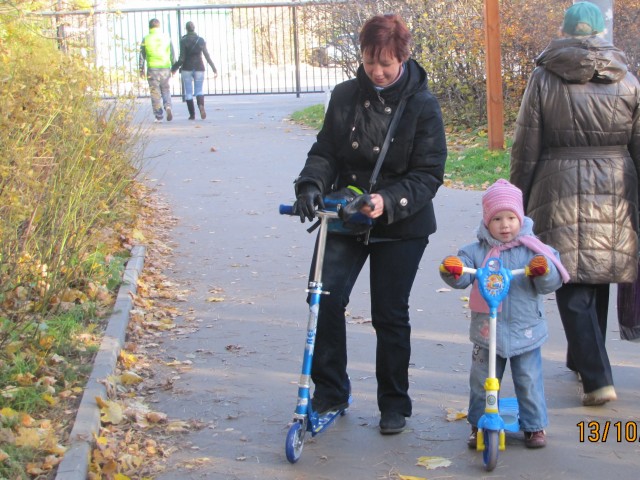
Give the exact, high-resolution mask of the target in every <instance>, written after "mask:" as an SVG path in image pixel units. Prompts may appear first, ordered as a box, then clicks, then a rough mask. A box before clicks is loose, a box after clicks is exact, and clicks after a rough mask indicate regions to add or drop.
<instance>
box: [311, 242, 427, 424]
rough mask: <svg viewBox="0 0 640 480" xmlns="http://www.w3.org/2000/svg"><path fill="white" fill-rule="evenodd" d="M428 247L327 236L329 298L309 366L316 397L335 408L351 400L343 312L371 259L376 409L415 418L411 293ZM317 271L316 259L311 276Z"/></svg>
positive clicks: (322, 310)
mask: <svg viewBox="0 0 640 480" xmlns="http://www.w3.org/2000/svg"><path fill="white" fill-rule="evenodd" d="M427 243H428V238H418V239H411V240H396V241H384V242H371V243H370V244H369V245H365V244H364V243H363V242H362V241H361V240H360V239H358V238H357V237H353V236H347V235H328V236H327V246H326V249H325V257H324V264H323V269H322V283H323V290H324V291H328V292H329V295H322V298H321V300H320V311H319V314H318V330H317V334H316V344H315V349H314V356H313V363H312V367H311V378H312V380H313V383H314V384H315V391H314V396H315V397H317V398H322V399H323V400H326V401H328V402H330V403H336V404H338V403H341V402H344V401H346V399H347V398H348V395H349V391H350V385H349V377H348V375H347V332H346V321H345V311H346V307H347V304H348V303H349V297H350V295H351V291H352V289H353V285H354V284H355V282H356V279H357V278H358V274H359V273H360V271H361V270H362V267H363V266H364V264H365V262H366V260H367V258H369V268H370V295H371V320H372V325H373V328H374V329H375V332H376V339H377V340H376V341H377V347H376V379H377V381H378V408H379V409H380V411H381V412H392V411H393V412H399V413H401V414H403V415H404V416H406V417H409V416H411V399H410V397H409V394H408V390H409V358H410V356H411V341H410V335H411V325H410V323H409V294H410V293H411V287H412V286H413V281H414V279H415V276H416V272H417V271H418V265H419V264H420V260H421V258H422V254H423V253H424V250H425V248H426V246H427ZM314 259H315V255H314ZM314 268H315V260H314V262H313V264H312V266H311V274H313V272H314Z"/></svg>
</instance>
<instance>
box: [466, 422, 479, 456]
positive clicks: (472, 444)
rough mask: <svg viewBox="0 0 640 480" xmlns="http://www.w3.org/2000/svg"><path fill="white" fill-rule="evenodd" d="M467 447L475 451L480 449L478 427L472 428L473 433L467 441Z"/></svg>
mask: <svg viewBox="0 0 640 480" xmlns="http://www.w3.org/2000/svg"><path fill="white" fill-rule="evenodd" d="M467 445H468V446H469V448H471V449H473V450H475V449H476V448H478V427H474V426H471V433H470V434H469V438H468V439H467Z"/></svg>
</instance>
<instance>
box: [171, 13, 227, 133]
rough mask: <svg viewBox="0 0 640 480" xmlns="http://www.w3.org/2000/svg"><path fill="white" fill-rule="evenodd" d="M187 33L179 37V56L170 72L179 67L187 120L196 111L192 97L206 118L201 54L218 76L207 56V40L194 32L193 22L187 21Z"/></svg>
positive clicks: (202, 115) (192, 118)
mask: <svg viewBox="0 0 640 480" xmlns="http://www.w3.org/2000/svg"><path fill="white" fill-rule="evenodd" d="M186 27H187V34H186V35H184V36H183V37H182V38H181V39H180V57H179V58H178V61H177V62H176V63H174V64H173V65H172V66H171V73H176V71H177V70H178V69H179V68H181V67H182V68H181V69H180V74H181V76H182V83H183V85H184V98H185V100H186V102H187V109H188V110H189V120H195V119H196V111H195V108H194V105H193V97H194V96H195V97H196V101H197V102H198V110H200V118H202V119H203V120H204V119H205V118H207V112H206V111H205V109H204V95H203V94H202V85H203V83H204V62H203V61H202V56H203V55H204V58H205V59H206V60H207V63H208V64H209V66H210V67H211V69H212V70H213V76H214V77H217V76H218V70H217V69H216V66H215V65H214V64H213V60H211V57H210V56H209V52H208V50H207V42H205V41H204V38H202V37H199V36H198V34H197V33H196V32H195V30H196V26H195V25H194V24H193V22H187V25H186Z"/></svg>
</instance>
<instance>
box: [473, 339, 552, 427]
mask: <svg viewBox="0 0 640 480" xmlns="http://www.w3.org/2000/svg"><path fill="white" fill-rule="evenodd" d="M509 360H510V364H511V375H512V377H513V385H514V387H515V391H516V397H517V398H518V407H519V409H520V429H521V430H523V431H525V432H537V431H539V430H543V429H544V428H545V427H546V426H547V425H548V419H547V403H546V401H545V399H544V383H543V379H542V353H541V350H540V348H536V349H535V350H531V351H529V352H525V353H523V354H522V355H517V356H515V357H511V358H510V359H509ZM506 365H507V359H506V358H502V357H501V356H499V355H498V356H497V357H496V377H497V378H498V379H499V380H500V383H501V384H502V375H503V374H504V369H505V367H506ZM488 374H489V350H488V349H486V348H482V347H480V346H479V345H474V346H473V354H472V356H471V372H470V375H469V386H470V387H471V393H470V395H469V413H468V415H467V419H468V420H469V423H470V424H471V425H474V426H477V425H478V420H480V417H481V416H482V415H483V414H484V408H485V398H486V395H485V390H484V381H485V379H486V378H487V375H488Z"/></svg>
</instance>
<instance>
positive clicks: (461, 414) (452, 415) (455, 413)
mask: <svg viewBox="0 0 640 480" xmlns="http://www.w3.org/2000/svg"><path fill="white" fill-rule="evenodd" d="M464 418H467V409H466V408H464V409H462V410H455V409H453V408H447V421H449V422H455V421H456V420H462V419H464Z"/></svg>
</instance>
